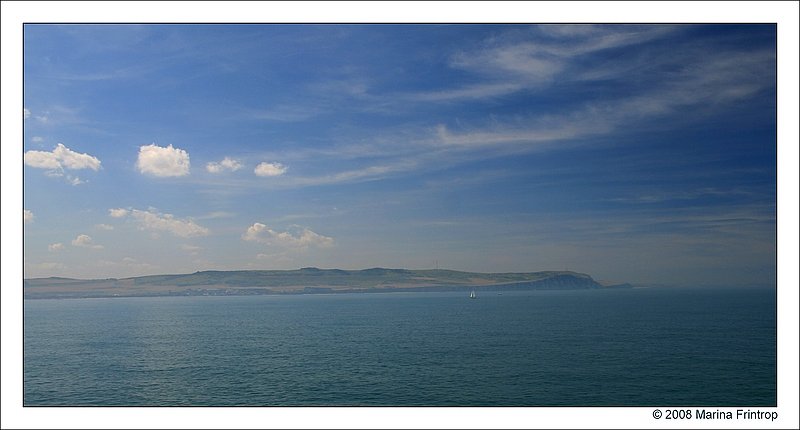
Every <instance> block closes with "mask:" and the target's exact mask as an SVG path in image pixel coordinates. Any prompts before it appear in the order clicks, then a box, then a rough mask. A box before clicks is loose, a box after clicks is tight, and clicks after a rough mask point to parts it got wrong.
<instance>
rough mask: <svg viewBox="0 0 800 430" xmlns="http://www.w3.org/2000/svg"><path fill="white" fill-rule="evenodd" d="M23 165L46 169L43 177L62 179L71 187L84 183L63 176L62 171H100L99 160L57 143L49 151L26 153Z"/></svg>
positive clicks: (66, 175) (74, 178)
mask: <svg viewBox="0 0 800 430" xmlns="http://www.w3.org/2000/svg"><path fill="white" fill-rule="evenodd" d="M23 160H24V162H25V165H27V166H29V167H34V168H37V169H47V172H45V175H47V176H50V177H64V178H65V179H66V180H67V182H68V183H70V184H71V185H80V184H83V183H85V181H83V180H81V179H80V178H78V177H76V176H72V175H69V174H65V173H64V170H65V169H69V170H82V169H91V170H94V171H97V170H100V166H101V163H100V160H99V159H98V158H97V157H93V156H91V155H89V154H82V153H80V152H75V151H73V150H71V149H69V148H67V147H66V146H64V144H62V143H59V144H58V145H56V147H55V148H54V149H53V151H52V152H50V151H34V150H31V151H28V152H26V153H25V155H24V156H23Z"/></svg>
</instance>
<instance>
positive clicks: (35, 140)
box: [31, 136, 44, 143]
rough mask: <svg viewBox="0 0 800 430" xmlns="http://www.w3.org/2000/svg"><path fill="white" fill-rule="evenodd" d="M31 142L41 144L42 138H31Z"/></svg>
mask: <svg viewBox="0 0 800 430" xmlns="http://www.w3.org/2000/svg"><path fill="white" fill-rule="evenodd" d="M31 142H33V143H41V142H44V138H43V137H41V136H33V137H32V138H31Z"/></svg>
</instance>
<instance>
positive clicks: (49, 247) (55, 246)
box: [47, 242, 64, 252]
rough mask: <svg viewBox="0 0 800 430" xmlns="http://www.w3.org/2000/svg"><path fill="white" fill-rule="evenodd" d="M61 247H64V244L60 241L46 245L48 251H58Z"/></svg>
mask: <svg viewBox="0 0 800 430" xmlns="http://www.w3.org/2000/svg"><path fill="white" fill-rule="evenodd" d="M63 249H64V244H63V243H60V242H59V243H51V244H50V245H47V250H48V251H50V252H58V251H61V250H63Z"/></svg>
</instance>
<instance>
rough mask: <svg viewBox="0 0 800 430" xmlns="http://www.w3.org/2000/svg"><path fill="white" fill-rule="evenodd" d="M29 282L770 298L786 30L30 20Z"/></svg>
mask: <svg viewBox="0 0 800 430" xmlns="http://www.w3.org/2000/svg"><path fill="white" fill-rule="evenodd" d="M23 31H24V33H23V34H24V44H23V49H24V59H23V63H24V70H23V75H24V76H23V77H24V98H23V104H24V106H23V122H24V133H23V134H24V136H23V137H24V142H23V160H22V162H23V164H24V169H23V206H24V213H23V219H24V227H23V229H24V243H23V248H24V276H25V277H26V278H33V277H48V276H65V277H74V278H106V277H117V278H118V277H128V276H140V275H147V274H160V273H191V272H195V271H198V270H252V269H296V268H300V267H309V266H314V267H322V268H344V269H363V268H370V267H392V268H411V269H425V268H435V267H439V268H447V269H454V270H464V271H477V272H529V271H539V270H573V271H578V272H582V273H587V274H590V275H591V276H593V277H594V278H595V279H598V280H601V281H606V282H631V283H644V284H666V285H709V286H710V285H731V284H736V285H755V284H758V285H770V284H772V285H774V283H775V282H776V258H777V256H776V201H777V197H776V184H777V173H776V158H777V141H776V132H777V124H776V97H777V90H776V27H775V26H774V25H727V24H726V25H685V24H684V25H632V24H626V25H508V24H500V25H466V24H454V25H411V24H401V25H378V24H372V25H369V24H362V25H344V24H329V25H288V24H282V25H279V24H273V25H245V24H238V25H236V24H234V25H196V24H183V25H153V24H150V25H31V24H29V25H25V26H24V30H23Z"/></svg>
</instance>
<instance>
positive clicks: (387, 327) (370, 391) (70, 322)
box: [24, 288, 776, 406]
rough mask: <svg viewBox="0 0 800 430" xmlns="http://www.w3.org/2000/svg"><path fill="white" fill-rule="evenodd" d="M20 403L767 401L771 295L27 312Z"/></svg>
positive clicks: (185, 302) (604, 294)
mask: <svg viewBox="0 0 800 430" xmlns="http://www.w3.org/2000/svg"><path fill="white" fill-rule="evenodd" d="M24 330H25V345H24V347H25V349H24V354H25V357H24V403H25V405H154V406H159V405H205V406H208V405H215V406H223V405H225V406H227V405H255V406H271V405H295V406H306V405H333V406H346V405H388V406H404V405H409V406H410V405H436V406H446V405H463V406H552V405H568V406H588V405H596V406H637V405H639V406H643V405H713V406H734V405H737V406H741V405H752V406H770V405H775V404H776V319H775V294H774V290H764V289H756V288H750V289H714V290H702V289H655V288H654V289H629V290H581V291H529V292H502V293H501V292H491V293H485V294H481V293H479V296H478V298H477V299H476V300H470V299H468V297H466V296H465V295H464V294H461V293H394V294H344V295H307V296H254V297H187V298H184V297H175V298H126V299H80V300H26V301H25V328H24Z"/></svg>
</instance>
